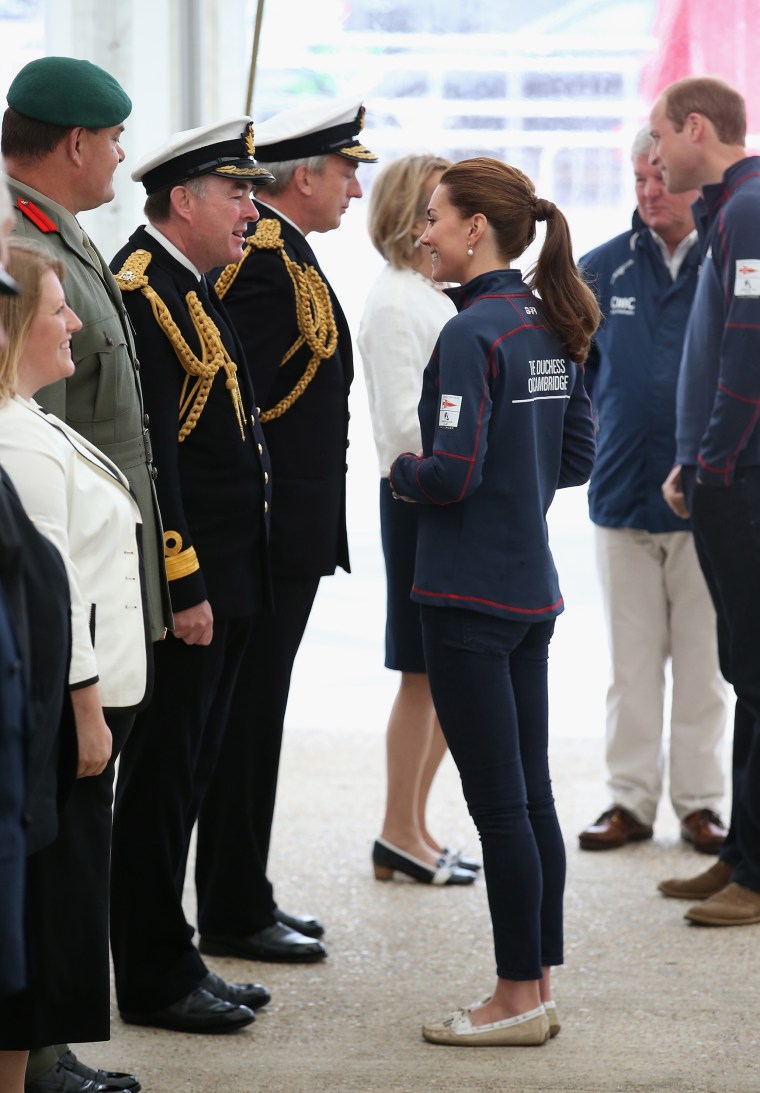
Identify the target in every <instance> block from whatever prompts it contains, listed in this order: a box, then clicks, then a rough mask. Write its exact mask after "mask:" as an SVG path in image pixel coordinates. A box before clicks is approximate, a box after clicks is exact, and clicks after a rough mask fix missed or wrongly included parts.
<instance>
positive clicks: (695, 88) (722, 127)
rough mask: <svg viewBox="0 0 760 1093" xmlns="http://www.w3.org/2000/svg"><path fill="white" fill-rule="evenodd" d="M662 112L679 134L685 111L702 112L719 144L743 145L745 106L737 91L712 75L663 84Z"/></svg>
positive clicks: (745, 132) (683, 123)
mask: <svg viewBox="0 0 760 1093" xmlns="http://www.w3.org/2000/svg"><path fill="white" fill-rule="evenodd" d="M662 95H663V99H664V100H665V115H666V117H667V118H669V120H670V121H671V122H672V123H673V127H674V128H675V130H676V132H678V133H680V132H681V130H682V129H683V127H684V125H685V124H686V119H687V118H688V116H689V114H702V115H703V117H705V118H707V119H708V120H709V121H711V122H712V123H713V125H714V127H715V132H716V134H717V136H718V140H719V141H720V142H721V144H741V145H743V144H744V141H745V138H746V136H747V108H746V105H745V102H744V99H743V98H742V96H741V95H740V94H739V92H738V91H737V90H736V89H735V88H733V87H731V85H730V84H727V83H726V82H725V80H719V79H717V78H716V77H714V76H687V77H686V79H683V80H677V81H676V82H675V83H672V84H670V86H669V87H666V88H665V90H664V91H663V93H662Z"/></svg>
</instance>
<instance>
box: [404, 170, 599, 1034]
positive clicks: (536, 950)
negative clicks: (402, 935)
mask: <svg viewBox="0 0 760 1093" xmlns="http://www.w3.org/2000/svg"><path fill="white" fill-rule="evenodd" d="M537 221H545V222H546V238H545V241H544V244H543V246H542V248H541V253H540V256H539V258H538V262H537V264H536V267H535V271H534V272H533V274H532V276H531V277H530V279H528V280H527V281H526V280H523V277H522V274H521V273H520V271H519V270H517V269H512V268H511V263H512V262H513V261H516V260H517V259H518V258H519V257H520V256H521V255H522V254H523V252H524V251H525V249H526V248H527V247H528V246H529V245H530V244H531V243H532V242H533V240H534V238H535V233H536V222H537ZM421 243H422V245H423V246H425V247H428V248H429V250H430V254H431V258H432V263H433V276H434V278H435V280H436V281H447V282H454V283H457V284H459V285H460V286H461V287H459V288H455V289H449V290H447V291H448V292H449V294H450V296H451V298H452V300H453V301H454V304H455V305H456V308H457V312H458V314H457V315H455V316H454V318H452V319H450V320H449V322H448V323H447V324H446V326H445V327H444V328H443V331H442V332H441V335H440V337H439V339H438V342H437V344H436V347H435V350H434V352H433V356H432V358H431V360H430V362H429V364H428V366H427V368H426V370H425V374H424V378H423V389H422V397H421V400H420V405H419V418H420V426H421V431H422V452H421V453H420V454H412V453H411V452H407V453H405V454H403V455H400V456H399V457H398V458H397V459H396V460H395V462H394V463H393V466H392V467H391V473H390V484H391V488H392V490H393V492H394V494H395V495H396V496H397V497H398V498H399V499H400V502H403V501H410V502H416V503H417V504H419V506H420V509H419V533H418V547H417V563H416V568H415V577H414V586H413V589H412V599H413V600H415V601H417V602H418V603H419V604H420V605H421V608H420V612H421V619H422V633H423V644H424V650H425V662H426V666H427V670H428V676H429V679H430V687H431V692H432V695H433V701H434V703H435V707H436V711H437V713H438V717H439V720H440V722H441V726H442V728H443V732H444V735H445V737H446V740H447V742H448V745H449V748H450V750H451V753H452V756H453V757H454V760H455V762H456V764H457V767H458V768H459V773H460V775H461V778H462V786H463V789H464V793H465V797H466V799H467V804H468V808H469V810H470V813H471V815H472V817H473V820H474V821H475V824H476V826H477V828H478V832H479V834H480V840H481V845H482V850H483V865H484V872H485V877H486V884H487V888H488V901H489V906H490V910H491V919H492V923H493V934H494V944H495V955H496V974H497V979H496V986H495V988H493V990H492V992H491V993H490V994H489V995H488V996H487V998H485V999H484V1000H483V1001H482V1002H480V1003H476V1004H474V1005H472V1006H470V1007H468V1008H466V1009H461V1010H457V1011H456V1012H454V1013H453V1014H452V1015H451V1016H450V1017H448V1018H446V1019H445V1020H443V1021H441V1022H438V1023H434V1024H429V1025H426V1026H424V1027H423V1035H424V1037H425V1039H427V1040H429V1041H431V1042H432V1043H442V1044H461V1045H468V1046H469V1045H472V1046H477V1045H482V1044H495V1045H496V1044H498V1045H538V1044H543V1043H544V1042H545V1041H546V1040H547V1039H548V1038H549V1036H550V1035H554V1034H556V1032H558V1031H559V1021H558V1018H557V1009H556V1004H555V1003H554V1001H553V999H552V988H551V968H552V966H554V965H558V964H561V963H562V959H563V951H562V947H563V933H562V898H563V891H564V882H565V851H564V845H563V842H562V835H561V832H560V829H559V824H558V822H557V816H556V812H555V808H554V798H553V796H552V789H551V781H550V776H549V767H548V755H547V753H548V700H547V663H548V648H549V642H550V640H551V636H552V632H553V629H554V621H555V619H556V617H557V615H559V614H560V613H561V611H562V610H563V602H562V596H561V594H560V590H559V585H558V581H557V573H556V569H555V567H554V562H553V560H552V556H551V552H550V549H549V542H548V532H547V526H546V513H547V510H548V508H549V505H550V504H551V502H552V499H553V497H554V493H555V491H556V490H557V489H558V488H560V487H563V486H573V485H581V484H583V483H584V482H586V481H587V480H588V478H589V475H590V474H591V468H592V465H593V461H594V428H593V423H592V419H591V409H590V405H589V402H588V399H587V397H586V394H585V392H584V389H583V377H582V365H583V362H584V361H585V359H586V355H587V353H588V349H589V343H590V340H591V337H592V335H593V333H594V330H595V329H596V327H597V325H598V323H599V309H598V306H597V304H596V300H595V298H594V295H593V293H592V292H591V291H590V289H589V288H588V287H587V286H586V285H585V284H584V282H583V281H582V280H581V278H580V276H579V275H578V272H577V270H576V267H575V263H574V262H573V257H572V251H571V245H570V233H569V230H568V226H567V222H566V220H565V218H564V216H563V215H562V213H561V212H560V211H559V209H557V208H556V206H555V205H553V204H552V202H551V201H546V200H543V199H540V198H537V197H536V194H535V189H534V186H533V184H532V182H531V181H530V179H529V178H527V177H526V176H525V175H524V174H523V173H522V172H521V171H518V170H517V169H516V168H514V167H509V166H507V165H506V164H504V163H501V162H499V161H498V160H495V159H487V158H479V159H471V160H465V161H463V162H461V163H457V164H455V165H454V166H452V167H450V168H449V169H448V170H447V171H446V172H444V174H443V175H442V177H441V180H440V183H439V184H438V186H437V187H436V189H435V191H434V193H433V196H432V198H431V200H430V206H429V209H428V223H427V228H426V230H425V233H424V235H423V236H422V238H421Z"/></svg>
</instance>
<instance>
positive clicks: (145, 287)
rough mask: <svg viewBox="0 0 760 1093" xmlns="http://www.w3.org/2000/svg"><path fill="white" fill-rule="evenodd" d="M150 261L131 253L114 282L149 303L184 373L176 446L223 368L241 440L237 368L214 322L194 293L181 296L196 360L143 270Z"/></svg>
mask: <svg viewBox="0 0 760 1093" xmlns="http://www.w3.org/2000/svg"><path fill="white" fill-rule="evenodd" d="M150 260H151V255H150V253H149V252H148V251H146V250H136V251H134V252H133V253H132V254H130V256H129V258H127V260H126V262H125V263H124V265H123V266H122V267H121V269H120V270H119V272H118V273H117V274H116V281H117V283H118V285H119V288H120V289H121V290H122V292H137V291H138V290H139V291H140V292H142V294H143V296H145V298H146V299H147V300H148V302H149V303H150V306H151V309H152V311H153V314H154V316H155V319H156V322H157V323H158V325H159V326H160V327H161V329H162V330H163V332H164V334H166V336H167V338H168V339H169V341H170V342H171V344H172V348H173V349H174V352H175V353H176V354H177V358H178V360H179V362H180V364H181V365H182V367H183V368H184V370H185V372H186V373H187V375H186V376H185V382H184V383H183V385H182V392H181V394H180V404H179V420H180V421H181V422H182V419H183V418H184V419H185V420H184V422H183V423H182V425H181V426H180V430H179V436H178V439H179V442H180V444H181V443H182V441H183V440H185V439H186V438H187V437H188V436H189V435H190V433H191V432H192V431H193V429H194V428H195V426H196V425H197V424H198V419H199V418H200V416H201V414H202V413H203V408H204V407H205V405H206V402H207V401H208V396H209V392H210V390H211V385H212V383H213V382H214V377H215V376H216V374H217V372H218V371H219V369H220V368H224V371H225V372H226V373H227V380H226V383H225V386H226V388H227V390H228V391H229V393H230V398H231V399H232V406H233V409H234V411H235V416H236V417H237V422H238V427H239V428H240V436H241V438H242V439H243V440H245V424H244V422H245V410H244V407H243V399H242V396H241V394H240V387H239V385H238V380H237V365H236V364H235V362H234V361H233V360H232V358H231V357H230V355H229V353H228V352H227V350H226V349H225V347H224V343H223V342H222V336H221V334H220V333H219V329H218V327H217V325H216V323H215V322H214V321H213V319H212V318H211V316H210V315H207V314H206V312H205V311H204V310H203V305H202V303H201V301H200V300H199V298H198V295H197V293H195V292H192V291H190V292H188V294H187V295H186V296H185V302H186V303H187V310H188V312H189V313H190V318H191V320H192V323H193V326H194V327H195V329H196V332H197V334H198V338H199V340H200V343H201V350H202V356H201V359H200V360H198V358H197V357H196V355H195V354H194V353H193V351H192V349H191V348H190V346H189V345H188V344H187V342H186V341H185V339H184V338H183V337H182V334H181V332H180V329H179V327H178V326H177V324H176V323H175V322H174V319H172V317H171V313H170V311H169V309H168V307H167V306H166V304H165V303H164V301H163V300H162V299H161V297H160V296H159V295H158V293H157V292H156V290H155V289H154V288H152V287H151V285H150V283H149V281H148V277H147V275H146V273H145V271H146V269H147V268H148V265H149V264H150ZM193 380H194V382H193Z"/></svg>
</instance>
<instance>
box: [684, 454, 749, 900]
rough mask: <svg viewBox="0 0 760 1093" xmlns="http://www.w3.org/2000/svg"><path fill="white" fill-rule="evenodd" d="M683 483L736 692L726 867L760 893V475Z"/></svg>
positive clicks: (724, 668) (689, 476) (688, 470)
mask: <svg viewBox="0 0 760 1093" xmlns="http://www.w3.org/2000/svg"><path fill="white" fill-rule="evenodd" d="M682 478H683V484H684V489H685V492H686V496H687V498H688V499H689V508H690V511H691V517H692V527H693V530H694V545H695V546H696V548H697V556H698V557H699V564H700V565H701V567H702V572H703V573H704V575H705V580H706V582H707V587H708V589H709V590H710V596H711V597H712V601H713V604H714V605H715V612H716V615H717V620H718V656H719V659H720V670H721V672H722V673H723V675H724V676H725V677H726V679H727V680H728V682H729V683H730V684H731V686H732V687H733V688H734V691H735V692H736V711H735V714H734V742H733V757H732V771H731V773H732V784H733V798H732V802H731V824H730V827H729V833H728V838H727V839H726V842H725V845H724V846H723V849H722V850H721V853H720V856H721V859H722V860H723V861H725V862H728V863H729V864H731V865H734V866H735V872H734V878H733V879H734V880H735V881H736V883H737V884H741V885H743V886H744V887H745V888H751V889H753V891H755V892H760V467H744V468H740V469H739V470H737V472H736V474H735V476H734V479H733V482H732V483H731V485H730V486H728V487H725V488H714V487H712V486H701V485H697V484H696V483H695V481H694V479H695V471H694V468H692V467H684V468H683V471H682Z"/></svg>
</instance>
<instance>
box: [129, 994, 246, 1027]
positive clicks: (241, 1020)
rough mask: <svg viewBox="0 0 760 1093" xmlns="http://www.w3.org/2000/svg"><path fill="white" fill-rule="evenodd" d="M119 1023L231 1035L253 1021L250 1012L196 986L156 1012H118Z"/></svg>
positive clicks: (244, 1007)
mask: <svg viewBox="0 0 760 1093" xmlns="http://www.w3.org/2000/svg"><path fill="white" fill-rule="evenodd" d="M119 1012H120V1013H121V1018H122V1021H126V1023H127V1024H128V1025H152V1026H154V1027H155V1028H168V1029H172V1031H173V1032H232V1031H233V1030H234V1029H238V1028H245V1026H246V1025H250V1024H251V1023H252V1022H253V1021H255V1020H256V1018H255V1016H254V1014H253V1010H251V1009H249V1008H248V1006H239V1005H236V1003H234V1002H226V1001H225V1000H224V999H223V998H217V997H216V995H213V994H211V993H209V991H207V990H204V989H203V987H196V989H195V990H194V991H190V993H189V994H187V995H185V997H184V998H180V1000H179V1002H173V1003H172V1004H171V1006H165V1007H164V1008H163V1009H160V1010H151V1011H149V1012H140V1013H135V1012H133V1011H131V1010H120V1011H119Z"/></svg>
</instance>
